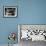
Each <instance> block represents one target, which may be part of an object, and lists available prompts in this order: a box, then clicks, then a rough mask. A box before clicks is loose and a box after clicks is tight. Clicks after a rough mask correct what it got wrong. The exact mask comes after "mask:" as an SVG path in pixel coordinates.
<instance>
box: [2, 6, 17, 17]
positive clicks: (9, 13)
mask: <svg viewBox="0 0 46 46" xmlns="http://www.w3.org/2000/svg"><path fill="white" fill-rule="evenodd" d="M3 10H4V11H3V13H4V17H16V16H17V7H16V6H4V7H3Z"/></svg>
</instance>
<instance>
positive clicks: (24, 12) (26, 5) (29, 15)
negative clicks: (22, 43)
mask: <svg viewBox="0 0 46 46" xmlns="http://www.w3.org/2000/svg"><path fill="white" fill-rule="evenodd" d="M12 5H13V6H18V16H17V17H16V18H3V6H12ZM17 24H46V0H0V44H7V43H8V39H7V36H8V34H9V32H11V31H12V32H16V34H17V32H18V30H17ZM17 42H18V41H17V40H16V43H17Z"/></svg>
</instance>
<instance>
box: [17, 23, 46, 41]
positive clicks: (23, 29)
mask: <svg viewBox="0 0 46 46" xmlns="http://www.w3.org/2000/svg"><path fill="white" fill-rule="evenodd" d="M24 40H26V41H27V40H31V41H46V24H19V25H18V42H21V41H24Z"/></svg>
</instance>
